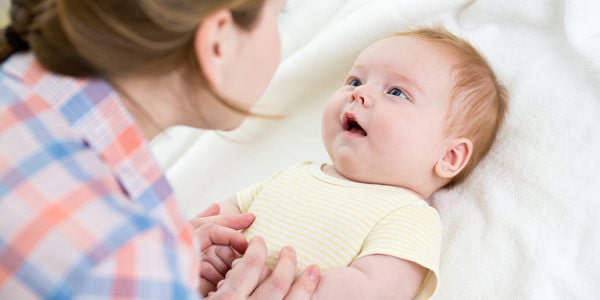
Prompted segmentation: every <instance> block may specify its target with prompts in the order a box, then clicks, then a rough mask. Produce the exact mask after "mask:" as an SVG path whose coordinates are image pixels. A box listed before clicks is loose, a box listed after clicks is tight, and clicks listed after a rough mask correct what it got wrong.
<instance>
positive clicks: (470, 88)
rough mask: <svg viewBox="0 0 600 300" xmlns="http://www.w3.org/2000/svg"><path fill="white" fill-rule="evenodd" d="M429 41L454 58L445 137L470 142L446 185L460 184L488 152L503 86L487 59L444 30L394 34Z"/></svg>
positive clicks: (502, 110)
mask: <svg viewBox="0 0 600 300" xmlns="http://www.w3.org/2000/svg"><path fill="white" fill-rule="evenodd" d="M398 35H399V36H408V37H415V38H419V39H422V40H424V41H428V42H432V43H434V44H437V45H438V46H440V47H442V48H445V49H446V50H448V51H450V52H451V53H452V54H453V55H454V56H455V58H456V59H457V64H456V65H454V66H453V67H452V69H453V70H452V73H453V74H452V75H453V79H454V88H453V89H452V93H451V94H450V103H449V105H448V120H447V125H446V126H447V134H448V136H461V137H466V138H468V139H470V140H471V142H472V143H473V150H472V153H471V157H470V159H469V160H468V162H467V164H466V165H465V167H464V168H463V169H462V171H460V172H459V173H458V174H457V175H456V176H454V177H453V178H452V180H450V181H449V182H448V184H446V187H449V186H453V185H455V184H457V183H460V182H462V181H463V180H464V179H465V178H466V177H467V176H468V175H469V174H471V172H472V171H473V169H475V167H476V166H477V164H478V163H479V162H480V161H481V160H482V159H483V158H484V157H485V155H486V154H487V153H488V151H489V150H490V148H491V146H492V144H493V142H494V140H495V139H496V134H497V133H498V130H499V129H500V127H501V126H502V123H503V121H504V116H505V114H506V110H507V107H508V100H507V98H508V97H507V92H506V89H505V87H504V86H503V85H502V84H501V83H500V81H499V80H498V79H497V78H496V75H495V74H494V71H493V70H492V68H491V67H490V65H489V63H488V62H487V60H486V59H485V58H484V57H483V56H482V55H481V54H480V53H479V52H478V51H477V50H476V49H475V48H474V47H473V46H472V45H471V44H470V43H468V42H467V41H465V40H463V39H461V38H459V37H457V36H455V35H453V34H452V33H450V32H448V31H446V30H444V29H439V28H436V29H419V30H414V31H409V32H402V33H398Z"/></svg>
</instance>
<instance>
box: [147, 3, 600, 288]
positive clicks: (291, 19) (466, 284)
mask: <svg viewBox="0 0 600 300" xmlns="http://www.w3.org/2000/svg"><path fill="white" fill-rule="evenodd" d="M598 12H600V1H594V0H569V1H559V0H537V1H521V0H506V1H500V0H479V1H466V0H418V1H417V0H414V1H408V0H404V1H402V0H350V1H349V0H326V1H321V0H289V2H288V6H287V9H286V11H285V12H283V14H282V16H281V26H282V28H281V30H282V39H283V44H284V45H283V47H284V57H283V61H282V64H281V66H280V68H279V70H278V73H277V75H276V77H275V79H274V80H273V82H272V85H271V87H270V88H269V90H268V92H267V94H266V95H265V97H264V98H263V99H262V100H261V102H260V105H259V110H260V111H263V112H264V111H266V112H276V113H285V114H287V115H288V117H287V118H285V119H282V120H278V121H265V120H251V121H249V122H247V123H246V124H245V125H244V126H243V127H242V129H240V130H238V131H236V132H232V133H226V134H225V133H214V132H202V131H197V130H192V129H188V128H174V129H172V130H170V131H169V132H168V134H167V135H164V136H161V137H159V138H157V139H156V140H155V141H154V144H153V145H154V148H155V150H156V154H157V156H158V157H159V159H160V160H161V162H162V164H163V165H164V166H165V168H166V170H167V174H168V176H169V178H170V180H171V182H172V184H173V185H174V187H175V189H176V190H177V192H178V194H179V197H180V199H181V201H182V205H183V206H184V208H185V209H186V211H187V213H188V214H189V215H190V216H192V215H194V214H196V213H197V212H199V211H200V210H202V209H203V208H205V207H206V206H207V205H208V204H209V203H212V202H214V201H221V200H223V199H225V198H226V197H228V196H230V195H233V193H234V192H236V191H237V190H238V189H240V188H242V187H244V186H246V185H247V184H250V183H252V182H254V181H257V180H260V179H262V178H264V177H265V176H269V175H271V174H272V173H273V172H275V171H276V170H279V169H281V168H284V167H287V166H289V165H290V164H292V163H295V162H299V161H302V160H328V158H327V155H326V153H325V150H324V148H323V147H322V145H321V138H320V114H321V109H322V107H323V105H324V103H325V101H326V100H327V99H328V97H329V95H330V94H331V93H332V91H333V90H335V89H336V88H337V87H339V86H340V85H341V84H342V82H343V79H344V75H345V73H346V71H347V70H348V69H349V67H350V65H351V63H352V61H353V59H354V58H355V56H356V55H357V54H358V52H359V51H360V50H362V49H363V48H364V47H365V46H366V45H368V44H369V43H370V42H373V41H374V40H376V39H379V38H381V37H383V36H385V35H387V34H389V33H391V32H394V31H402V30H405V29H407V28H409V27H412V26H419V25H428V24H438V25H442V26H445V27H446V28H448V29H449V30H450V31H452V32H454V33H455V34H458V35H460V36H462V37H464V38H466V39H468V40H469V41H471V42H472V43H473V44H474V45H475V46H476V47H477V48H478V49H480V51H481V52H482V53H483V54H484V55H485V56H486V57H487V58H488V59H489V60H490V62H491V63H492V65H493V67H494V68H495V70H496V72H497V74H498V75H499V77H500V78H501V79H502V80H503V82H504V83H505V84H506V86H507V87H508V89H509V92H510V95H511V97H510V109H509V114H508V117H507V122H506V126H505V127H504V128H503V129H502V131H501V132H500V135H499V137H498V141H497V143H496V144H495V145H494V147H493V149H492V151H491V153H490V154H489V156H488V157H487V158H486V159H485V160H484V161H483V162H482V163H481V165H480V166H479V167H478V169H477V170H476V172H475V173H474V174H473V175H472V176H471V177H470V178H469V179H468V180H467V181H466V182H465V183H464V184H462V185H460V186H458V187H456V188H454V189H452V190H446V191H441V192H438V193H436V194H435V195H434V196H433V199H431V203H432V205H433V206H435V207H436V208H437V209H438V210H439V212H440V215H441V218H442V224H443V226H444V232H443V234H444V236H443V248H442V257H441V270H440V272H441V273H440V274H441V277H440V285H439V289H438V292H437V294H436V296H435V298H436V299H594V298H597V297H598V296H600V287H599V285H598V283H599V282H600V255H599V253H600V196H599V194H600V179H599V177H598V174H597V173H598V170H600V158H599V157H598V156H600V20H599V18H598V16H597V15H598Z"/></svg>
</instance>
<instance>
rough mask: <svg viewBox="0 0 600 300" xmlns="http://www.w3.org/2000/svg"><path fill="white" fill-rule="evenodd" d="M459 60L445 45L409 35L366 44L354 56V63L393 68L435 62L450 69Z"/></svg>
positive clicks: (438, 65)
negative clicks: (382, 65)
mask: <svg viewBox="0 0 600 300" xmlns="http://www.w3.org/2000/svg"><path fill="white" fill-rule="evenodd" d="M459 62H460V59H459V56H457V55H455V53H454V51H452V49H451V48H450V47H448V46H446V45H443V44H441V43H436V42H434V41H429V40H426V39H423V38H419V37H416V36H411V35H395V36H390V37H385V38H383V39H380V40H378V41H376V42H374V43H372V44H370V45H369V46H367V47H366V48H365V49H364V50H363V51H362V52H360V54H359V55H358V56H357V57H356V60H355V61H354V65H355V66H356V65H362V66H366V67H368V66H370V65H376V64H384V65H386V66H388V67H392V68H393V67H394V66H404V67H406V66H411V65H414V66H418V65H422V64H426V65H431V64H436V65H437V67H438V68H442V69H446V70H448V71H450V69H452V67H453V66H454V65H456V64H457V63H459Z"/></svg>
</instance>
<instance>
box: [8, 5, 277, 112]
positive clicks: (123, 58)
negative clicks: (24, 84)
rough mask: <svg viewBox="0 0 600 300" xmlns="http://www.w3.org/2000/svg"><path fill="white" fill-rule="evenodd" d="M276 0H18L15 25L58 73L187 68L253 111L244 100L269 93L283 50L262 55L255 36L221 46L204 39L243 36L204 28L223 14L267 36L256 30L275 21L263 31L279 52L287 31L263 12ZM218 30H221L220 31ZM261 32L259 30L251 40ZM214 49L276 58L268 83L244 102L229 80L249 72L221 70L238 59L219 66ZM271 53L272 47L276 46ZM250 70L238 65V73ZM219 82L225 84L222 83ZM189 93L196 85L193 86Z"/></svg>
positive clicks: (107, 74)
mask: <svg viewBox="0 0 600 300" xmlns="http://www.w3.org/2000/svg"><path fill="white" fill-rule="evenodd" d="M273 1H277V2H280V1H279V0H212V1H210V0H203V1H200V0H127V1H122V0H13V1H12V4H11V20H12V25H11V27H12V29H13V30H14V32H16V33H17V35H18V36H19V37H20V38H21V39H23V40H24V41H26V42H27V43H28V44H29V46H30V48H31V51H33V53H34V54H35V56H36V58H37V59H38V61H39V62H40V63H41V64H42V65H43V66H44V67H45V68H46V69H48V70H50V71H52V72H55V73H58V74H63V75H69V76H75V77H101V78H106V79H109V80H114V79H115V78H122V77H131V76H137V75H142V74H143V75H144V76H162V75H164V74H169V73H172V72H179V73H181V74H182V77H183V78H184V79H186V80H187V84H186V85H187V86H190V87H194V88H197V87H198V86H200V87H201V88H203V89H204V90H207V91H208V92H210V93H211V94H212V95H213V96H214V97H216V98H217V99H220V100H222V101H221V102H222V103H223V104H224V105H226V106H227V107H228V108H229V109H233V110H236V111H238V112H240V113H242V114H247V113H248V108H249V106H248V105H245V104H243V103H246V102H253V101H255V100H256V98H258V96H259V95H260V94H261V93H262V91H263V90H264V87H263V85H264V86H266V83H268V81H269V80H270V78H271V77H272V75H273V72H274V69H275V66H276V64H277V63H278V60H279V55H271V56H270V57H267V58H265V57H262V56H261V55H262V53H260V52H258V53H256V52H257V49H250V50H248V49H247V48H251V47H254V48H257V47H259V46H260V45H256V44H257V43H253V44H252V43H250V42H247V41H237V40H236V42H238V43H240V42H243V43H246V44H248V45H249V46H247V45H246V44H244V45H243V47H242V46H240V47H239V49H236V48H231V49H224V48H216V49H215V48H210V47H219V46H218V45H217V44H215V43H213V44H209V43H211V42H214V40H208V41H207V40H202V39H203V38H206V37H208V38H213V39H215V38H220V39H221V40H224V39H225V38H232V37H235V38H237V36H234V35H232V34H230V35H229V36H224V35H225V34H227V32H225V33H224V32H216V33H215V32H208V33H206V32H204V34H202V33H201V31H202V30H201V28H202V27H203V26H202V25H203V24H204V23H208V22H210V21H211V20H213V19H215V16H216V15H219V14H220V15H221V16H222V18H221V19H218V18H217V19H216V20H214V21H215V22H227V21H228V20H229V21H230V22H231V23H232V25H233V26H235V28H236V30H238V31H239V32H244V33H246V34H247V35H248V36H250V35H257V36H259V38H260V35H261V33H260V32H258V31H257V30H256V29H258V28H260V27H261V26H262V27H268V28H266V30H265V29H263V30H262V35H263V36H264V35H270V36H269V37H270V38H271V39H276V45H274V46H276V48H277V49H276V51H277V53H276V54H279V44H278V43H279V36H278V35H277V36H276V37H272V35H275V34H277V32H273V31H276V24H275V23H274V22H271V23H269V24H263V23H264V22H263V20H262V19H263V18H268V17H271V15H272V14H269V15H268V16H263V11H265V10H266V9H267V7H266V6H267V5H265V3H268V2H273ZM271 6H273V5H271ZM223 18H225V19H223ZM227 18H228V19H227ZM213 25H214V26H213V27H212V28H211V30H213V31H215V30H219V27H218V26H222V25H227V24H213ZM269 30H270V31H269ZM205 31H206V30H205ZM230 31H231V30H230ZM218 34H220V36H217V37H215V35H218ZM238 35H239V33H238ZM254 38H255V37H254V36H251V37H250V38H248V40H249V41H251V40H252V39H254ZM262 38H263V39H264V37H262ZM4 44H6V43H4ZM231 45H234V44H233V43H229V44H228V45H227V46H228V47H229V46H231ZM234 46H236V45H234ZM237 46H239V45H237ZM4 48H6V47H5V45H3V43H0V49H1V50H0V55H2V56H0V60H2V61H3V60H5V59H6V57H5V56H7V54H8V55H9V53H7V54H5V52H9V51H4ZM202 51H204V52H202ZM206 51H209V52H210V51H212V52H214V51H219V53H217V55H223V54H229V53H226V52H227V51H230V52H234V51H235V53H233V54H235V55H238V56H246V57H245V59H254V60H255V61H258V62H257V64H256V65H257V66H264V64H268V66H267V68H266V69H268V70H267V71H265V72H264V73H265V74H260V76H262V77H260V79H262V80H261V81H257V83H256V84H257V85H260V86H259V87H257V88H256V90H257V91H256V92H253V93H251V95H248V96H247V97H248V98H252V99H240V101H239V102H241V104H238V99H237V98H236V97H237V96H238V95H239V94H240V93H236V92H232V91H231V89H232V88H233V87H230V86H229V85H233V83H232V82H226V83H227V84H225V83H224V82H225V81H227V80H244V78H234V77H233V76H232V75H231V74H229V73H233V72H234V71H235V68H234V69H233V70H231V71H230V72H229V73H228V72H221V71H215V69H217V70H218V69H219V68H220V67H232V66H231V65H227V66H220V65H218V64H219V63H223V64H225V63H230V64H232V62H222V61H217V62H216V64H217V65H216V66H215V65H214V64H215V63H214V62H210V61H209V62H206V61H203V59H205V58H206V56H210V55H212V54H210V53H208V54H207V53H206ZM252 51H254V52H252ZM272 51H274V50H272ZM238 52H239V53H238ZM250 52H251V53H250ZM264 52H267V53H268V51H264ZM209 58H210V57H209ZM258 63H262V64H258ZM203 64H208V65H207V66H204V65H203ZM211 64H212V65H211ZM253 66H254V65H252V64H250V63H248V65H247V67H253ZM233 67H235V66H233ZM211 68H212V69H211ZM238 69H239V68H238ZM242 71H244V70H242ZM242 71H239V70H238V73H240V72H242ZM250 71H253V70H246V72H245V73H243V72H242V74H240V76H242V75H247V76H248V78H247V79H249V80H250V79H252V78H256V77H257V76H254V77H253V76H252V75H256V74H254V73H251V72H250ZM219 72H220V73H219ZM219 76H221V77H226V76H228V77H229V78H227V77H226V78H221V77H219ZM267 77H268V78H267ZM264 78H266V79H264ZM113 83H114V82H113ZM219 84H221V85H222V89H221V87H220V86H218V85H219ZM236 84H238V83H236ZM240 85H241V84H240ZM242 87H243V86H242ZM117 88H118V87H117ZM189 93H195V91H194V90H193V89H192V90H190V92H189ZM242 98H243V97H242ZM225 99H233V100H234V101H228V100H225ZM137 102H140V103H137V104H139V106H142V108H143V106H144V104H143V103H141V102H142V101H141V100H137Z"/></svg>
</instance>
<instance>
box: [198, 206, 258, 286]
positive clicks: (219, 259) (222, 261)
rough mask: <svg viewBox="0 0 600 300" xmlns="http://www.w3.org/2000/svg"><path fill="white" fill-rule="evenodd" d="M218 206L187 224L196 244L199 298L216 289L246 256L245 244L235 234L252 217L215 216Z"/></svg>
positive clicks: (243, 215) (252, 220) (217, 213)
mask: <svg viewBox="0 0 600 300" xmlns="http://www.w3.org/2000/svg"><path fill="white" fill-rule="evenodd" d="M219 212H220V209H219V205H217V204H214V205H211V206H210V207H208V208H207V209H206V210H205V211H203V212H201V213H200V214H198V215H197V216H196V217H194V218H193V219H192V220H191V221H190V222H191V224H192V227H194V230H195V232H196V236H198V240H199V241H200V251H201V256H200V258H201V260H200V270H199V276H200V287H199V291H200V293H202V295H207V294H208V293H209V292H211V291H214V290H215V289H216V284H217V283H218V282H219V281H221V280H222V279H223V278H224V276H225V274H226V273H227V271H229V269H231V263H232V261H233V260H234V259H236V258H238V257H239V256H240V254H243V253H244V252H246V248H247V247H248V242H247V241H246V238H245V237H244V236H243V235H242V234H241V233H240V231H239V230H241V229H246V228H247V227H248V226H250V224H252V222H254V215H252V214H237V215H219Z"/></svg>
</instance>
